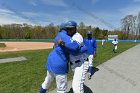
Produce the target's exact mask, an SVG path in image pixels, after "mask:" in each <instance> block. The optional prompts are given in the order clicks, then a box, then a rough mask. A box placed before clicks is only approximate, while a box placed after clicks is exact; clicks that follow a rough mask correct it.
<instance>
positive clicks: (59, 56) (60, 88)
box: [40, 25, 80, 93]
mask: <svg viewBox="0 0 140 93" xmlns="http://www.w3.org/2000/svg"><path fill="white" fill-rule="evenodd" d="M61 26H62V25H61ZM60 39H62V40H63V41H64V42H65V43H64V42H61V43H60V46H59V45H58V41H59V40H60ZM54 43H55V44H54V49H53V50H52V51H51V52H50V54H49V55H48V59H47V62H46V68H47V70H48V71H47V76H46V78H45V81H44V82H43V83H42V85H41V89H40V93H45V92H46V91H47V89H48V88H49V86H50V84H51V82H52V81H53V80H54V78H55V79H56V85H57V93H66V89H67V73H68V65H67V64H68V57H69V53H70V52H71V51H78V49H80V48H79V44H78V43H77V42H75V41H72V40H71V37H70V36H68V35H67V32H66V31H65V29H61V31H60V32H59V33H58V35H57V36H56V38H55V40H54ZM64 45H65V48H63V47H64Z"/></svg>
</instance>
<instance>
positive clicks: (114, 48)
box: [112, 39, 118, 53]
mask: <svg viewBox="0 0 140 93" xmlns="http://www.w3.org/2000/svg"><path fill="white" fill-rule="evenodd" d="M112 44H113V52H114V53H116V50H117V49H118V47H117V44H118V41H117V40H116V39H114V40H113V41H112Z"/></svg>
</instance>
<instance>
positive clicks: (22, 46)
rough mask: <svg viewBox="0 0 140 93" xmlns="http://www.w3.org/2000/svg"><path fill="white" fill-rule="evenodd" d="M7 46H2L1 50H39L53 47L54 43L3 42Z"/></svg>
mask: <svg viewBox="0 0 140 93" xmlns="http://www.w3.org/2000/svg"><path fill="white" fill-rule="evenodd" d="M3 43H5V44H6V47H5V48H0V52H8V51H23V50H38V49H48V48H53V45H54V44H53V43H48V42H3Z"/></svg>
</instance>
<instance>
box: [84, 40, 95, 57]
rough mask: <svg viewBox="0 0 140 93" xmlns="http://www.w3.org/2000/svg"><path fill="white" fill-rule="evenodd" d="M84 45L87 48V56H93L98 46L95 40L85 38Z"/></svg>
mask: <svg viewBox="0 0 140 93" xmlns="http://www.w3.org/2000/svg"><path fill="white" fill-rule="evenodd" d="M84 44H85V45H86V46H87V54H89V55H93V54H94V53H95V52H96V48H97V44H96V39H95V38H91V39H88V38H84Z"/></svg>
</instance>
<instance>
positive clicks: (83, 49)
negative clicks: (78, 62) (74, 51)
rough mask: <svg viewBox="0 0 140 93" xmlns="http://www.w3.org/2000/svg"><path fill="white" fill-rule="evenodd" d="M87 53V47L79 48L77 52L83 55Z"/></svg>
mask: <svg viewBox="0 0 140 93" xmlns="http://www.w3.org/2000/svg"><path fill="white" fill-rule="evenodd" d="M86 51H87V47H86V46H85V45H84V46H82V47H81V48H80V50H79V52H80V53H85V52H86Z"/></svg>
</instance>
